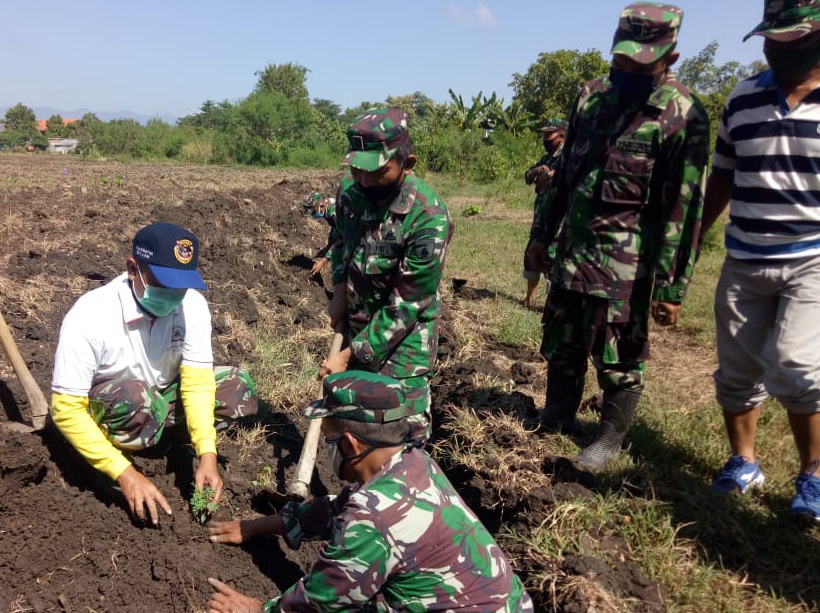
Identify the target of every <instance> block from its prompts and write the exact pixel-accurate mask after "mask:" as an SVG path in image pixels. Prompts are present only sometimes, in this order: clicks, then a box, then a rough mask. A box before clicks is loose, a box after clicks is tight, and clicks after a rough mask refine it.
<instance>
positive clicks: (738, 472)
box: [712, 455, 766, 494]
mask: <svg viewBox="0 0 820 613" xmlns="http://www.w3.org/2000/svg"><path fill="white" fill-rule="evenodd" d="M765 480H766V477H764V476H763V473H762V472H761V471H760V464H759V463H758V462H749V460H747V459H746V458H745V457H744V456H742V455H733V456H732V457H731V458H729V461H728V462H726V464H724V466H723V468H722V469H721V471H720V474H719V475H718V476H717V479H715V480H714V481H713V482H712V491H713V492H722V493H724V494H728V493H730V492H734V491H739V492H740V493H741V494H745V493H746V491H747V490H748V489H749V488H750V487H760V486H762V485H763V482H764V481H765Z"/></svg>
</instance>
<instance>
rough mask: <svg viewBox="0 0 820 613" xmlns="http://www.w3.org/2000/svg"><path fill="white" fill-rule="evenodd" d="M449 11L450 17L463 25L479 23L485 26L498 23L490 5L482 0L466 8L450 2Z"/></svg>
mask: <svg viewBox="0 0 820 613" xmlns="http://www.w3.org/2000/svg"><path fill="white" fill-rule="evenodd" d="M447 11H448V12H449V13H450V17H452V18H453V19H454V20H455V21H457V22H458V23H460V24H463V25H472V24H475V23H478V24H480V25H484V26H494V25H495V24H496V23H497V20H496V18H495V15H493V12H492V11H491V10H490V7H488V6H487V5H486V4H484V3H482V2H479V3H478V4H476V5H475V6H473V7H469V8H466V9H465V8H462V7H460V6H457V5H455V4H448V5H447Z"/></svg>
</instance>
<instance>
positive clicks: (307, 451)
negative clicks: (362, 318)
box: [288, 331, 345, 501]
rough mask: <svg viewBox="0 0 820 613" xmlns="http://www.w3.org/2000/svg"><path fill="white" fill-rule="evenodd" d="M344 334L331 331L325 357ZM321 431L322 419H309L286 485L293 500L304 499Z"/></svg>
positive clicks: (332, 352) (337, 346)
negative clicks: (292, 478)
mask: <svg viewBox="0 0 820 613" xmlns="http://www.w3.org/2000/svg"><path fill="white" fill-rule="evenodd" d="M344 338H345V337H344V334H343V333H342V332H339V331H336V332H334V333H333V340H331V342H330V350H329V351H328V353H327V357H332V356H334V355H336V354H337V353H339V351H341V349H342V343H343V342H344ZM321 432H322V420H321V419H311V420H310V423H309V424H308V430H307V434H305V442H304V444H303V445H302V453H301V454H300V455H299V464H297V465H296V477H295V478H294V480H293V481H292V482H291V484H290V486H289V487H288V495H289V496H290V497H291V498H293V499H294V500H300V501H301V500H305V499H306V498H307V495H308V490H309V486H310V478H311V476H312V475H313V465H314V464H316V451H317V448H318V446H319V435H320V434H321Z"/></svg>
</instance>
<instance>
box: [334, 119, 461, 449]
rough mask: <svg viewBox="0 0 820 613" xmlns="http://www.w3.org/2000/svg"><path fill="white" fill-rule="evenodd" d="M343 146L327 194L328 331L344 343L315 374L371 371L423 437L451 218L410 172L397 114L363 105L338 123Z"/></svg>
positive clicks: (409, 149) (403, 126)
mask: <svg viewBox="0 0 820 613" xmlns="http://www.w3.org/2000/svg"><path fill="white" fill-rule="evenodd" d="M347 138H348V141H349V143H350V147H349V149H348V151H347V155H346V157H345V159H344V161H343V164H346V165H348V166H349V171H348V172H347V173H345V175H344V176H343V177H342V180H341V185H340V187H339V193H338V196H337V198H336V236H337V240H336V241H335V242H334V247H333V248H332V249H331V252H330V255H331V262H332V265H333V299H332V301H331V303H330V306H329V309H328V310H329V314H330V320H331V325H332V326H333V327H334V329H336V328H337V326H339V325H340V324H346V327H347V330H348V333H349V339H350V343H349V346H348V347H347V348H345V349H343V350H342V351H341V352H339V353H338V354H336V355H335V356H333V357H330V358H328V359H327V360H326V361H325V362H324V363H323V364H322V366H321V369H320V372H319V374H320V376H325V375H328V374H331V373H337V372H342V371H344V370H347V369H348V368H351V369H359V370H369V371H372V372H379V373H381V374H383V375H387V376H390V377H393V378H395V379H398V380H399V381H401V383H402V385H403V386H404V392H405V394H406V395H407V398H408V403H407V404H408V407H409V410H410V412H411V415H410V423H411V425H413V427H414V430H415V432H416V438H417V439H418V440H419V441H423V440H426V439H427V438H428V437H429V435H430V428H431V425H430V424H431V414H430V378H431V377H432V375H433V367H434V365H435V362H436V353H437V350H438V337H439V326H440V317H441V295H440V293H439V284H440V282H441V277H442V274H443V272H444V261H445V258H446V256H447V247H448V245H449V243H450V239H451V238H452V235H453V224H452V221H451V220H450V214H449V212H448V211H447V207H446V206H445V204H444V202H442V201H441V199H440V198H439V197H438V196H437V195H436V193H435V192H434V191H433V190H432V189H431V188H430V187H429V186H428V185H427V184H426V183H425V182H424V181H423V180H422V179H421V178H419V176H418V175H416V174H415V173H414V172H413V167H414V166H415V164H416V156H415V154H414V152H413V151H414V149H413V142H412V140H411V139H410V133H409V131H408V120H407V115H406V114H405V113H404V111H401V110H399V109H396V108H377V109H371V110H369V111H366V112H365V113H364V114H362V115H361V116H359V117H358V118H357V119H356V120H355V121H354V122H353V123H352V124H351V125H350V127H349V128H348V130H347Z"/></svg>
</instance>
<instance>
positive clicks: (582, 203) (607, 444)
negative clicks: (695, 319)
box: [529, 2, 709, 470]
mask: <svg viewBox="0 0 820 613" xmlns="http://www.w3.org/2000/svg"><path fill="white" fill-rule="evenodd" d="M682 18H683V11H681V9H679V8H677V7H675V6H671V5H663V4H656V3H648V2H641V3H637V4H632V5H629V6H627V7H626V8H625V9H624V10H623V12H622V13H621V17H620V22H619V25H618V29H617V31H616V32H615V37H614V41H613V45H612V54H613V57H612V63H611V69H610V73H609V75H608V76H605V77H600V78H598V79H595V80H593V81H591V82H589V83H587V84H586V85H585V86H584V88H583V89H582V91H581V94H580V96H579V98H578V101H577V103H576V105H575V109H574V111H573V114H572V117H571V119H570V125H569V129H568V132H567V140H566V143H565V144H564V151H563V154H562V157H561V160H560V162H559V165H558V172H557V173H556V176H555V180H554V181H553V182H552V185H551V187H550V190H549V193H548V194H547V196H546V198H544V199H543V201H542V202H541V210H540V211H537V212H536V216H535V221H534V223H533V226H532V231H531V237H532V244H531V245H530V248H529V256H530V257H532V258H533V260H535V261H546V258H547V246H548V245H550V244H551V243H552V241H553V240H555V238H556V235H557V234H559V230H560V237H559V247H558V255H557V258H556V266H557V267H558V270H557V272H556V274H555V275H554V277H553V286H552V289H551V291H550V296H549V302H548V304H547V308H546V310H545V312H544V319H543V323H544V336H543V339H542V343H541V353H542V355H543V356H544V357H545V358H546V359H547V360H548V362H549V366H548V374H547V395H546V405H545V407H544V411H543V413H542V415H541V427H542V429H544V430H546V431H551V432H556V431H562V432H571V431H573V430H574V428H575V415H576V412H577V410H578V407H579V404H580V401H581V397H582V394H583V389H584V378H585V373H586V370H587V357H588V356H589V357H591V358H592V362H593V365H594V366H595V369H596V371H597V373H598V384H599V386H600V387H601V388H602V389H603V407H602V412H601V413H602V414H601V422H600V424H599V427H598V430H597V432H596V434H595V437H594V440H593V441H592V442H591V444H589V445H588V446H587V447H586V448H585V449H583V451H582V452H581V453H580V454H579V455H578V456H577V457H576V458H575V462H576V464H577V465H578V466H579V467H581V468H585V469H589V470H600V469H602V468H603V467H604V466H605V465H606V463H607V461H608V460H609V459H610V458H612V457H614V456H616V455H617V454H618V452H619V451H620V448H621V444H622V442H623V439H624V436H625V435H626V433H627V430H628V429H629V427H630V425H631V423H632V419H633V416H634V413H635V409H636V407H637V404H638V399H639V398H640V395H641V392H642V390H643V387H644V369H645V360H646V359H647V358H648V357H649V338H648V319H649V314H650V313H651V314H652V317H653V319H655V321H656V322H658V323H659V324H660V325H663V326H667V325H674V324H676V323H677V322H678V318H679V313H680V304H681V301H682V300H683V298H684V294H685V291H686V287H687V285H688V283H689V280H690V278H691V275H692V270H693V268H694V264H695V256H696V245H697V241H698V236H699V228H700V218H701V213H702V207H703V202H702V198H703V185H704V180H705V174H706V173H705V171H706V165H707V161H708V140H709V122H708V117H707V115H706V112H705V111H704V109H703V107H702V105H701V104H700V102H699V101H698V100H697V99H696V98H695V97H694V96H693V95H692V94H691V93H690V92H689V90H688V89H687V88H686V87H685V86H684V85H683V84H681V83H680V82H678V81H677V79H676V78H675V76H674V74H673V73H672V70H671V67H672V65H673V64H674V63H675V61H676V60H677V59H678V52H677V51H675V44H676V41H677V37H678V31H679V29H680V25H681V21H682Z"/></svg>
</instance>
